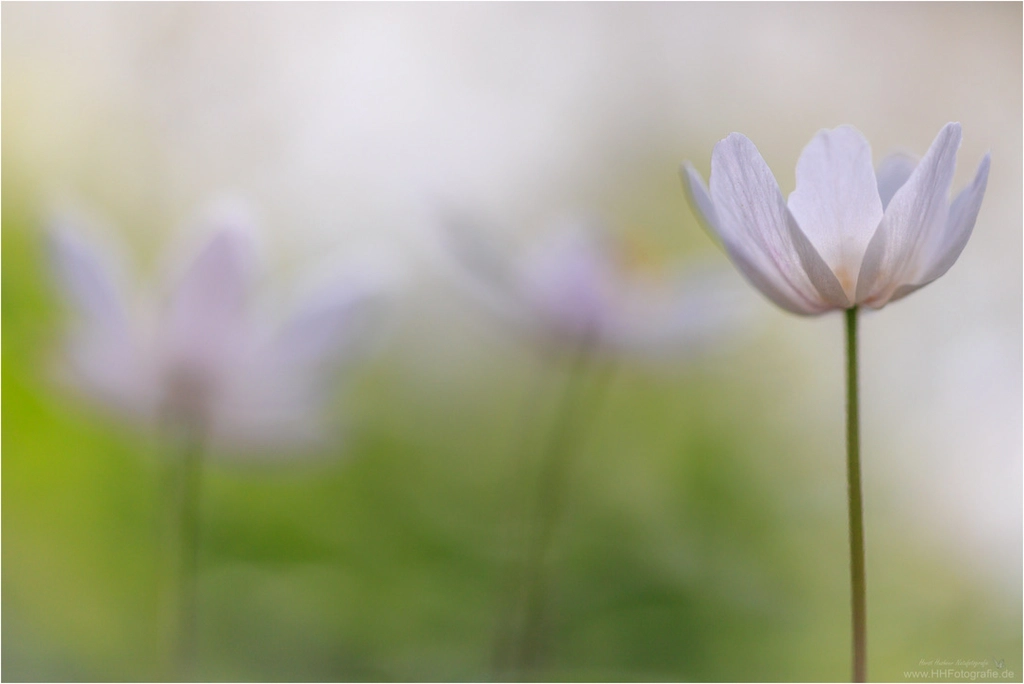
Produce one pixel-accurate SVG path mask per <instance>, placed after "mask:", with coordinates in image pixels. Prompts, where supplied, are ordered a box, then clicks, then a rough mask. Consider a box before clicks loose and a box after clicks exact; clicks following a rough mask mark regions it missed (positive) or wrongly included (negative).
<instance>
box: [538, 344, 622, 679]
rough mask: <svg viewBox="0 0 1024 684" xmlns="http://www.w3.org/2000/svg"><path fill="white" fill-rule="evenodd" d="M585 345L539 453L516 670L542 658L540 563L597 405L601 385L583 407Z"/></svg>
mask: <svg viewBox="0 0 1024 684" xmlns="http://www.w3.org/2000/svg"><path fill="white" fill-rule="evenodd" d="M591 360H592V359H591V354H590V349H589V346H588V345H584V346H583V347H581V349H580V351H579V353H578V355H577V357H576V359H575V362H574V363H573V366H572V368H571V369H570V371H569V378H568V381H567V384H566V391H565V397H564V399H563V402H562V406H561V409H560V411H559V414H558V417H557V419H556V421H555V424H554V427H553V429H552V433H551V439H550V441H549V442H548V444H547V449H546V451H545V453H544V455H543V462H542V464H541V473H540V481H539V483H538V491H537V504H536V509H535V518H534V524H533V528H532V533H531V536H530V540H529V547H528V548H527V552H526V557H525V558H526V562H525V568H524V595H525V598H524V607H525V616H524V619H523V632H522V643H521V646H520V651H519V666H520V669H521V671H522V672H524V673H525V672H526V671H535V670H536V669H537V668H538V667H539V665H540V663H541V660H542V658H543V655H544V654H543V646H544V643H543V642H544V639H543V634H544V623H545V608H546V594H547V584H548V581H547V580H548V578H547V576H546V573H545V564H546V560H547V556H548V553H549V551H550V547H551V541H552V537H553V536H554V532H555V528H556V526H557V525H558V522H559V521H560V519H561V517H562V512H563V509H564V504H565V497H566V490H567V485H568V475H569V470H570V464H571V460H572V456H573V453H574V452H575V451H576V450H577V447H578V440H579V438H580V437H581V433H582V429H581V428H582V426H583V424H584V423H585V421H586V418H587V417H588V416H589V414H591V413H592V412H593V410H594V408H595V407H596V406H597V404H598V400H599V395H600V394H601V392H600V390H601V389H603V386H604V384H605V383H604V382H603V380H604V379H605V377H606V376H607V373H605V374H603V376H602V378H601V380H602V382H601V386H600V387H598V388H595V391H594V392H593V393H592V395H591V401H590V402H587V403H586V404H587V405H584V402H582V401H581V399H582V398H583V390H584V380H585V376H586V370H587V366H588V365H589V364H590V362H591Z"/></svg>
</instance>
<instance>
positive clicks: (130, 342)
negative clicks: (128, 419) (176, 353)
mask: <svg viewBox="0 0 1024 684" xmlns="http://www.w3.org/2000/svg"><path fill="white" fill-rule="evenodd" d="M48 242H49V248H50V256H51V260H52V264H53V267H54V270H55V275H56V277H57V280H58V283H59V284H60V287H61V290H62V293H63V295H64V297H65V299H66V300H67V301H68V303H69V304H70V305H71V306H72V307H73V308H74V310H75V313H76V314H77V319H78V320H77V321H76V323H77V325H76V327H75V329H74V330H73V331H72V332H71V334H70V335H69V337H68V339H67V342H66V347H65V350H64V361H65V362H66V367H65V368H64V369H63V370H64V371H65V372H66V373H68V374H69V377H68V378H67V379H68V380H69V381H70V382H71V383H72V384H74V385H76V386H78V388H79V389H80V390H82V391H84V392H86V393H89V394H91V395H93V396H94V397H95V398H96V399H98V400H100V401H102V402H105V403H107V404H108V405H111V406H113V407H114V408H115V409H117V410H120V411H124V412H127V413H133V414H140V415H145V414H146V412H147V411H148V410H149V409H150V408H151V398H152V391H151V390H152V382H151V380H152V378H151V375H150V373H149V370H150V366H149V365H148V364H147V363H146V357H145V355H144V354H143V350H142V346H141V343H140V340H139V336H138V334H137V330H136V328H135V327H134V326H133V324H132V323H133V321H132V320H131V319H130V318H129V314H128V309H127V306H126V302H125V300H124V297H123V295H122V290H121V288H120V287H119V284H118V282H117V277H116V273H117V270H118V269H117V268H116V260H115V259H114V258H113V255H112V254H111V251H112V250H111V249H101V248H100V246H99V245H95V244H90V242H89V241H87V240H85V239H84V238H83V237H82V236H81V234H80V233H79V231H78V230H77V229H75V228H73V227H72V224H71V223H70V222H68V221H60V222H58V223H57V224H56V225H54V226H53V227H52V228H51V229H50V231H49V234H48Z"/></svg>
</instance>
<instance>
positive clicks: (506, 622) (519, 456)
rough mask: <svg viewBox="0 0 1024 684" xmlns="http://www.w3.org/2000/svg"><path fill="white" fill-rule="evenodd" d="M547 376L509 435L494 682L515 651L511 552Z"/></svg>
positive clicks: (520, 540)
mask: <svg viewBox="0 0 1024 684" xmlns="http://www.w3.org/2000/svg"><path fill="white" fill-rule="evenodd" d="M547 375H548V374H547V373H538V375H537V377H536V378H535V380H534V382H533V386H532V387H531V388H530V389H529V391H527V392H526V394H525V395H524V397H523V405H522V408H521V409H520V411H519V415H518V416H517V418H516V427H517V429H516V430H515V431H514V432H513V434H514V435H515V438H514V439H513V440H512V447H511V454H510V458H509V460H510V462H511V466H512V468H513V473H512V483H511V487H510V490H509V500H508V502H507V504H506V506H505V511H504V515H503V516H502V521H501V529H502V542H503V543H502V544H501V548H502V549H503V550H506V552H507V553H508V554H509V555H508V557H507V558H506V559H505V567H504V569H503V573H502V574H503V576H502V579H501V582H500V586H501V591H500V594H499V596H500V597H501V598H500V601H499V605H498V618H497V628H496V629H495V633H494V644H493V647H492V650H491V672H492V676H493V678H494V680H495V681H502V680H503V679H504V677H505V674H506V673H507V672H508V670H509V669H510V668H511V667H512V664H513V659H514V658H515V649H516V636H517V635H516V621H517V617H518V612H519V610H520V608H521V606H520V599H521V598H522V597H521V595H520V590H521V589H522V586H521V585H522V581H523V577H522V573H523V567H522V564H523V558H522V555H521V554H517V553H516V552H515V551H513V550H518V549H522V548H524V546H525V541H524V536H525V533H526V530H525V527H526V516H527V512H528V511H529V501H528V497H527V496H526V491H527V481H526V478H527V475H528V467H527V466H528V465H529V458H528V456H529V452H530V448H531V443H532V441H533V440H531V439H529V438H528V436H529V435H530V428H531V426H533V425H534V424H535V423H536V420H537V416H538V409H539V408H540V406H541V403H542V402H541V398H542V394H543V390H544V389H545V388H546V386H547V383H546V382H545V381H546V380H547V379H548V377H547Z"/></svg>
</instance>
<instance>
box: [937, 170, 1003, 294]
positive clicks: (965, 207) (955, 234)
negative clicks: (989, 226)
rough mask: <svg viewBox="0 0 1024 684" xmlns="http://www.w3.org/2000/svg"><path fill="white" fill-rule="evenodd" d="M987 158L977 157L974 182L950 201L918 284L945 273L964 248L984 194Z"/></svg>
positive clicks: (986, 178)
mask: <svg viewBox="0 0 1024 684" xmlns="http://www.w3.org/2000/svg"><path fill="white" fill-rule="evenodd" d="M990 162H991V159H990V157H989V155H987V154H986V155H985V158H984V159H982V160H981V164H979V165H978V171H977V173H976V174H975V175H974V181H973V182H972V183H971V184H970V185H969V186H967V187H966V188H964V189H963V190H961V191H960V194H958V195H957V196H956V199H955V200H953V204H952V206H950V208H949V217H948V218H947V219H946V227H945V230H944V231H943V232H942V235H941V236H940V240H939V241H937V242H936V246H935V248H934V250H933V251H932V253H931V254H930V255H929V262H928V263H927V264H926V265H925V267H926V269H927V270H925V272H924V277H923V278H922V279H921V282H922V284H927V283H930V282H932V281H933V280H935V279H936V278H938V277H940V276H942V275H943V274H945V272H946V271H948V270H949V268H950V267H951V266H952V265H953V264H954V263H955V262H956V260H957V258H959V256H960V253H961V252H963V251H964V247H965V246H966V245H967V240H969V239H970V237H971V231H973V230H974V222H975V221H976V220H977V218H978V211H979V210H980V209H981V200H982V198H983V197H984V196H985V187H986V186H987V185H988V168H989V164H990Z"/></svg>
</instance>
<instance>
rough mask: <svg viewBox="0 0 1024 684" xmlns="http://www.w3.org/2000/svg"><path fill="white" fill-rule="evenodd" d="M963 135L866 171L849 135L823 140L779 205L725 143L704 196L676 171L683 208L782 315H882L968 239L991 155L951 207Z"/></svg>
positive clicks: (954, 133)
mask: <svg viewBox="0 0 1024 684" xmlns="http://www.w3.org/2000/svg"><path fill="white" fill-rule="evenodd" d="M959 147H960V124H958V123H950V124H946V126H945V127H944V128H943V129H942V130H941V131H940V132H939V134H938V136H936V138H935V141H934V142H933V143H932V145H931V147H930V148H929V149H928V152H927V153H926V154H925V156H924V158H923V159H921V160H920V162H917V161H916V160H915V159H913V158H912V157H909V156H907V155H904V154H895V155H891V156H889V157H887V158H886V159H884V160H883V161H882V163H881V164H880V165H879V167H878V171H877V173H876V172H875V171H874V170H873V169H872V166H871V148H870V146H869V145H868V142H867V140H865V139H864V136H863V135H861V134H860V133H859V132H858V131H857V130H856V129H854V128H852V127H850V126H840V127H839V128H836V129H834V130H830V131H829V130H823V131H821V132H819V133H818V135H816V136H815V137H814V139H813V140H811V142H810V143H809V144H808V145H807V147H805V148H804V151H803V153H802V154H801V155H800V160H799V161H798V162H797V167H796V189H795V190H794V191H793V193H792V194H790V196H789V202H788V204H787V203H786V201H785V200H783V197H782V193H781V192H780V190H779V186H778V183H777V182H776V181H775V177H774V176H773V175H772V173H771V171H770V170H769V169H768V166H767V165H766V164H765V162H764V159H762V158H761V155H760V154H759V153H758V151H757V148H755V147H754V144H753V143H752V142H750V140H748V139H747V138H746V137H744V136H742V135H740V134H739V133H733V134H731V135H730V136H729V137H727V138H725V139H724V140H722V141H721V142H719V143H718V144H717V145H715V149H714V152H713V153H712V156H711V180H710V192H709V191H708V188H707V187H705V185H704V182H703V179H702V178H701V176H700V174H699V173H697V171H696V170H695V169H694V168H693V165H692V164H690V163H689V162H687V163H685V164H684V165H683V169H682V171H683V180H684V185H685V186H686V188H687V190H688V194H689V197H690V202H691V204H692V206H693V207H694V209H695V211H696V212H697V214H698V215H699V216H700V217H701V218H702V219H703V220H704V223H705V224H706V226H707V227H708V228H709V229H710V231H711V232H712V233H713V234H714V235H717V236H718V237H719V238H720V239H721V241H722V244H723V246H724V247H725V250H726V252H727V253H728V255H729V258H730V259H732V261H733V262H734V263H735V264H736V267H737V268H739V270H740V271H741V272H742V273H743V275H744V276H746V277H747V279H748V280H749V281H750V282H751V283H752V284H753V285H754V286H755V287H757V289H759V290H760V291H761V292H762V293H764V295H765V296H767V297H768V298H769V299H771V300H772V301H773V302H775V303H776V304H778V305H779V306H780V307H782V308H783V309H785V310H787V311H791V312H793V313H797V314H805V315H813V314H820V313H823V312H825V311H829V310H831V309H848V308H851V307H853V306H860V305H864V306H868V307H872V308H876V309H879V308H881V307H883V306H885V305H886V304H887V303H889V302H891V301H895V300H897V299H900V298H901V297H905V296H906V295H908V294H910V293H911V292H913V291H914V290H917V289H918V288H921V287H924V286H925V285H927V284H928V283H930V282H932V281H933V280H935V279H936V278H938V277H939V276H941V275H942V274H944V273H945V272H946V271H947V270H949V267H950V266H952V265H953V262H955V261H956V259H957V257H959V256H960V252H961V251H963V248H964V245H966V244H967V239H968V238H969V237H970V235H971V230H972V229H973V228H974V222H975V219H976V218H977V216H978V210H979V208H980V207H981V199H982V197H983V196H984V194H985V184H986V182H987V180H988V169H989V155H987V154H986V155H985V157H984V158H983V159H982V161H981V165H980V166H979V167H978V171H977V174H976V175H975V177H974V181H973V182H972V183H971V184H970V185H969V186H968V187H967V188H965V189H964V190H963V191H961V192H960V194H958V195H957V197H956V199H955V200H953V203H952V205H950V204H949V200H948V198H949V189H950V185H951V184H952V181H953V171H954V169H955V167H956V152H957V149H958V148H959Z"/></svg>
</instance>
